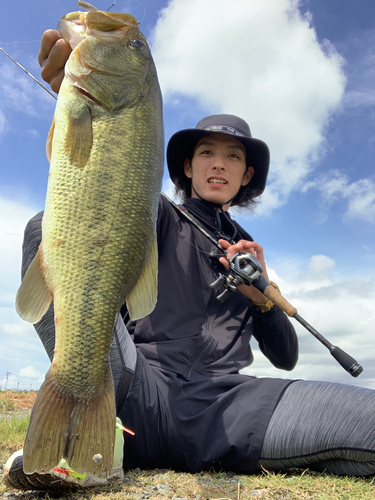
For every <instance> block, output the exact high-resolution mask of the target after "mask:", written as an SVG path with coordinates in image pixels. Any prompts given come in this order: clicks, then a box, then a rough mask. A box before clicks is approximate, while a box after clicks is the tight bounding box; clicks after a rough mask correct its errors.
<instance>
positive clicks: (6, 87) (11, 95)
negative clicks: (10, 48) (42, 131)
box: [0, 63, 56, 124]
mask: <svg viewBox="0 0 375 500" xmlns="http://www.w3.org/2000/svg"><path fill="white" fill-rule="evenodd" d="M55 104H56V101H55V100H54V99H53V98H52V97H51V96H50V95H49V94H47V92H46V91H45V90H43V89H42V88H41V87H40V86H39V85H38V84H37V83H36V82H34V81H33V80H32V79H31V78H30V77H29V76H27V75H26V74H25V73H24V72H23V71H22V70H21V69H19V68H17V66H16V65H15V64H14V63H4V64H1V65H0V105H1V108H2V110H4V109H5V108H8V109H11V110H12V111H14V110H16V111H21V112H22V113H26V114H28V115H30V116H33V117H40V116H43V111H46V110H48V114H49V115H50V111H51V109H52V108H53V107H54V106H55ZM0 124H1V121H0Z"/></svg>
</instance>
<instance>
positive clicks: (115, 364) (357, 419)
mask: <svg viewBox="0 0 375 500" xmlns="http://www.w3.org/2000/svg"><path fill="white" fill-rule="evenodd" d="M41 219H42V214H41V213H40V214H38V215H37V216H35V217H34V218H33V219H32V220H31V221H30V222H29V224H28V226H27V228H26V231H25V240H24V246H23V262H22V276H23V275H24V273H25V272H26V269H27V268H28V266H29V265H30V263H31V261H32V259H33V258H34V255H35V254H36V252H37V249H38V246H39V243H40V241H41ZM35 328H36V330H37V332H38V335H39V336H40V338H41V341H42V343H43V345H44V347H45V349H46V351H47V354H48V356H49V358H50V359H51V360H52V358H53V350H54V345H55V325H54V319H53V307H52V305H51V307H50V309H49V310H48V312H47V314H46V315H45V316H44V317H43V318H42V320H41V321H40V322H39V323H38V324H37V325H35ZM136 359H137V353H136V348H135V346H134V344H133V342H132V340H131V338H130V336H129V333H128V331H127V330H126V327H125V324H124V322H123V321H122V319H121V317H118V318H117V322H116V326H115V332H114V338H113V341H112V346H111V367H112V374H113V379H114V383H115V389H116V396H117V402H118V400H119V398H120V399H123V398H124V396H125V395H124V394H123V393H121V391H122V392H124V391H123V390H122V389H123V388H124V385H125V387H126V386H127V384H124V380H126V379H128V380H129V378H131V376H132V374H133V373H134V370H135V365H136ZM249 404H251V402H249ZM120 406H121V405H120ZM374 412H375V391H373V390H371V389H363V388H359V387H353V386H348V385H342V384H334V383H328V382H313V381H303V380H300V381H296V382H293V383H292V384H291V385H289V386H288V387H287V389H286V391H285V392H284V394H283V396H282V398H281V400H280V402H279V404H278V405H277V407H276V410H275V412H274V414H273V416H272V418H271V420H270V423H269V426H268V428H267V431H266V435H265V438H264V442H263V447H262V450H261V454H260V460H259V462H258V468H259V470H260V469H261V468H262V467H264V468H265V469H267V470H281V469H287V468H291V467H303V468H305V467H309V468H311V469H314V470H318V471H323V470H326V471H327V472H330V473H332V474H339V475H358V476H366V475H371V474H375V418H374Z"/></svg>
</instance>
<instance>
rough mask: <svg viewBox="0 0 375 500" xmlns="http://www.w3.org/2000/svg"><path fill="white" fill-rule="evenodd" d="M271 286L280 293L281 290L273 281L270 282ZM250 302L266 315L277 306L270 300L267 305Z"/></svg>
mask: <svg viewBox="0 0 375 500" xmlns="http://www.w3.org/2000/svg"><path fill="white" fill-rule="evenodd" d="M270 285H271V286H273V287H274V288H275V289H276V290H277V291H278V292H280V289H279V287H278V286H277V285H276V283H274V282H273V281H270ZM250 302H251V303H252V304H253V306H255V308H256V310H257V311H259V312H261V313H266V312H268V311H270V310H271V309H272V308H273V307H274V306H275V303H274V302H273V301H272V300H268V301H267V302H265V303H261V302H253V301H252V300H250Z"/></svg>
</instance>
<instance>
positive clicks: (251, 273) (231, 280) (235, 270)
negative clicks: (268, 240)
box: [210, 253, 263, 303]
mask: <svg viewBox="0 0 375 500" xmlns="http://www.w3.org/2000/svg"><path fill="white" fill-rule="evenodd" d="M229 271H230V274H228V276H224V275H223V274H221V273H220V275H219V278H218V279H217V280H216V281H214V282H213V283H211V285H210V288H212V290H215V291H217V290H218V289H219V288H220V286H221V285H222V286H223V287H224V288H225V290H224V292H222V293H221V294H220V295H218V296H217V297H216V298H217V300H218V301H219V302H221V303H223V302H224V301H225V299H226V298H227V297H228V295H230V292H235V291H236V290H237V287H239V286H240V285H244V284H245V285H251V284H252V282H253V281H254V280H257V279H258V278H259V276H260V275H261V273H262V272H263V267H262V265H261V263H260V262H259V260H258V259H256V258H255V257H254V256H253V255H251V254H250V253H236V254H235V255H233V257H232V258H231V259H230V261H229Z"/></svg>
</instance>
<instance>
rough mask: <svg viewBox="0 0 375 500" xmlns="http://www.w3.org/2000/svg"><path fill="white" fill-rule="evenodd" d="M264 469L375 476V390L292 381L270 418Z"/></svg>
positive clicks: (265, 444)
mask: <svg viewBox="0 0 375 500" xmlns="http://www.w3.org/2000/svg"><path fill="white" fill-rule="evenodd" d="M261 467H264V468H265V469H267V470H281V469H287V468H290V467H308V468H310V469H313V470H318V471H327V472H329V473H332V474H337V475H354V476H356V475H358V476H367V475H372V474H375V391H374V390H372V389H364V388H361V387H354V386H349V385H343V384H334V383H329V382H314V381H304V380H300V381H296V382H293V383H292V384H291V385H289V386H288V387H287V389H286V390H285V393H284V394H283V396H282V398H281V400H280V402H279V404H278V405H277V407H276V409H275V412H274V414H273V416H272V418H271V420H270V423H269V426H268V428H267V431H266V435H265V438H264V442H263V447H262V450H261V454H260V460H259V462H258V468H259V469H260V468H261Z"/></svg>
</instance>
